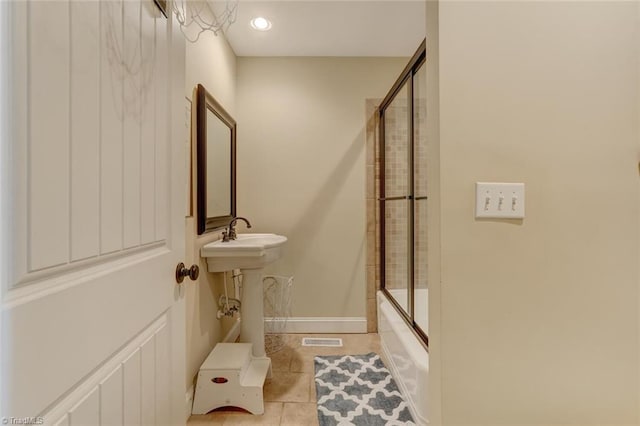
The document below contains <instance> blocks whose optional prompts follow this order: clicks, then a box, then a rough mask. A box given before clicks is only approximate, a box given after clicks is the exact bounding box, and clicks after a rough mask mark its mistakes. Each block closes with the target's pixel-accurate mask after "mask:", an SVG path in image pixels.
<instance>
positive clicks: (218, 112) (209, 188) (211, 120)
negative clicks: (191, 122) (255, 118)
mask: <svg viewBox="0 0 640 426" xmlns="http://www.w3.org/2000/svg"><path fill="white" fill-rule="evenodd" d="M196 152H197V161H196V167H197V172H196V180H197V182H196V185H197V200H196V202H197V212H196V213H197V216H198V219H197V222H198V235H200V234H204V233H205V232H209V231H213V230H215V229H219V228H222V227H224V226H226V225H227V224H228V223H229V221H231V219H232V218H234V217H235V215H236V121H235V120H234V119H233V117H231V115H230V114H229V113H228V112H227V111H226V110H225V109H224V108H223V107H222V105H220V103H218V101H216V100H215V98H214V97H213V96H211V94H210V93H209V92H208V91H207V90H206V89H205V88H204V86H202V85H201V84H198V86H197V88H196Z"/></svg>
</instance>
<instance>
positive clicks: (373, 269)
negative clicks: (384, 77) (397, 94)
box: [365, 99, 380, 333]
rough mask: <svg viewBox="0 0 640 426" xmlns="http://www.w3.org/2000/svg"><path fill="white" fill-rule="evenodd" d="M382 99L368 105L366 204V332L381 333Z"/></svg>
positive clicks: (369, 100) (371, 100)
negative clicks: (379, 312) (379, 194)
mask: <svg viewBox="0 0 640 426" xmlns="http://www.w3.org/2000/svg"><path fill="white" fill-rule="evenodd" d="M379 104H380V100H379V99H367V101H366V117H367V132H366V177H365V181H366V191H365V194H366V203H367V276H366V286H367V332H369V333H374V332H376V331H377V330H378V316H377V310H376V309H377V308H376V291H378V290H379V289H380V228H379V227H378V223H379V222H380V209H379V205H378V202H377V196H378V193H379V185H378V178H379V176H380V170H379V159H380V154H379V152H378V126H379V122H380V120H379V117H378V105H379Z"/></svg>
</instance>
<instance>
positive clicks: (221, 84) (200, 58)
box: [185, 33, 236, 387]
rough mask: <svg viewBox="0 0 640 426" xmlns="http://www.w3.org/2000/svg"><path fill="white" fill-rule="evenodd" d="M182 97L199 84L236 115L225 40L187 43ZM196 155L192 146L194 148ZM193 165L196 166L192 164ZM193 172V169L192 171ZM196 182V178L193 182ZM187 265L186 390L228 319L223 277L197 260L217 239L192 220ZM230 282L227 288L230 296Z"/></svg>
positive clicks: (204, 37) (232, 67) (208, 36)
mask: <svg viewBox="0 0 640 426" xmlns="http://www.w3.org/2000/svg"><path fill="white" fill-rule="evenodd" d="M186 64H187V65H186V67H187V68H186V77H185V78H186V82H185V96H186V97H187V98H189V99H191V97H192V92H193V88H194V87H195V86H196V85H197V84H198V83H200V84H202V85H203V86H204V87H205V88H206V89H207V90H208V91H209V93H211V94H212V95H213V97H214V98H216V100H217V101H218V102H220V104H222V106H223V107H224V108H225V109H226V110H227V111H228V112H229V113H230V114H231V115H232V116H235V114H236V56H235V54H234V53H233V50H232V49H231V47H230V46H229V44H228V43H227V41H226V39H225V38H224V36H223V35H222V34H221V35H219V36H217V37H216V36H214V35H213V34H212V33H203V34H201V35H200V39H199V40H198V42H197V43H195V44H192V43H189V42H187V51H186ZM193 149H194V151H195V146H194V147H193ZM194 164H195V163H194ZM194 172H195V169H194ZM194 182H195V178H194ZM193 189H194V190H193V211H194V214H195V211H196V210H195V209H196V206H195V199H196V195H195V194H196V193H195V189H196V188H195V187H194V188H193ZM185 234H186V238H187V241H186V261H185V263H186V264H187V265H191V264H193V263H196V264H199V265H200V277H199V278H198V280H197V282H192V281H188V280H187V282H186V285H185V300H186V311H187V374H186V377H187V387H190V386H191V385H192V384H193V378H194V377H195V376H196V375H197V373H198V369H199V368H200V365H201V364H202V362H203V361H204V360H205V358H206V357H207V356H208V355H209V353H210V352H211V350H212V349H213V347H214V346H215V344H216V343H218V342H220V341H221V340H222V338H223V337H224V335H225V333H226V331H227V329H228V327H229V326H230V322H231V320H230V319H227V318H225V319H223V320H218V319H216V312H217V311H218V304H217V302H218V298H219V295H220V294H222V292H223V291H224V290H223V286H222V274H213V273H209V272H207V265H206V262H205V261H204V259H202V258H201V257H200V248H201V247H202V246H203V245H204V244H206V243H209V242H211V241H214V240H217V239H219V238H220V233H218V232H214V233H209V234H204V235H203V236H200V237H199V236H198V235H197V230H196V222H195V217H190V218H187V219H186V232H185ZM230 281H231V280H229V282H228V284H227V286H228V288H229V291H230V292H233V286H232V285H231V282H230Z"/></svg>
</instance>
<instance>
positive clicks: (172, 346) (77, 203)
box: [0, 0, 185, 425]
mask: <svg viewBox="0 0 640 426" xmlns="http://www.w3.org/2000/svg"><path fill="white" fill-rule="evenodd" d="M0 19H1V22H0V40H1V41H0V43H2V49H1V50H0V54H1V56H2V58H1V62H0V76H1V77H2V86H1V87H2V93H0V105H1V108H0V118H1V123H2V125H1V127H0V131H1V135H2V139H1V141H2V145H1V147H2V151H1V156H0V159H1V160H2V164H1V167H0V172H1V173H0V174H1V180H0V183H1V184H2V185H1V188H2V216H1V219H2V221H1V223H2V233H1V235H0V244H1V248H2V250H1V251H0V259H1V260H2V265H0V266H2V317H1V318H2V319H1V320H2V331H1V332H2V335H1V338H2V353H1V357H2V358H1V361H2V370H1V374H2V375H1V380H2V389H1V397H0V401H1V404H2V405H1V407H0V409H1V414H0V415H1V416H2V417H4V421H3V422H4V423H5V424H18V423H20V422H22V423H24V422H25V418H30V419H26V420H27V421H30V422H31V423H42V422H44V424H60V425H97V424H102V425H120V424H125V425H136V424H143V425H151V424H171V425H175V424H184V421H185V377H184V368H185V360H184V353H185V331H184V304H183V301H182V296H181V291H180V286H177V285H176V282H175V278H174V271H175V268H176V265H177V263H178V262H180V261H181V260H183V256H184V210H185V208H184V200H185V194H184V187H185V185H184V179H185V176H184V137H185V135H184V123H183V120H184V119H183V116H184V112H183V109H184V104H183V99H184V98H183V93H184V39H183V37H182V35H181V34H180V31H179V30H178V29H177V28H176V26H175V25H173V23H172V22H170V21H168V20H167V18H165V17H164V16H163V15H161V14H160V12H159V11H158V9H157V7H156V6H155V4H154V2H153V0H124V1H123V0H119V1H111V0H110V1H100V2H98V1H62V0H57V1H24V0H17V1H13V2H0ZM11 418H13V419H11Z"/></svg>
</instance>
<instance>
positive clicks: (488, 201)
mask: <svg viewBox="0 0 640 426" xmlns="http://www.w3.org/2000/svg"><path fill="white" fill-rule="evenodd" d="M476 217H484V218H495V219H524V183H502V182H500V183H495V182H476Z"/></svg>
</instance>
